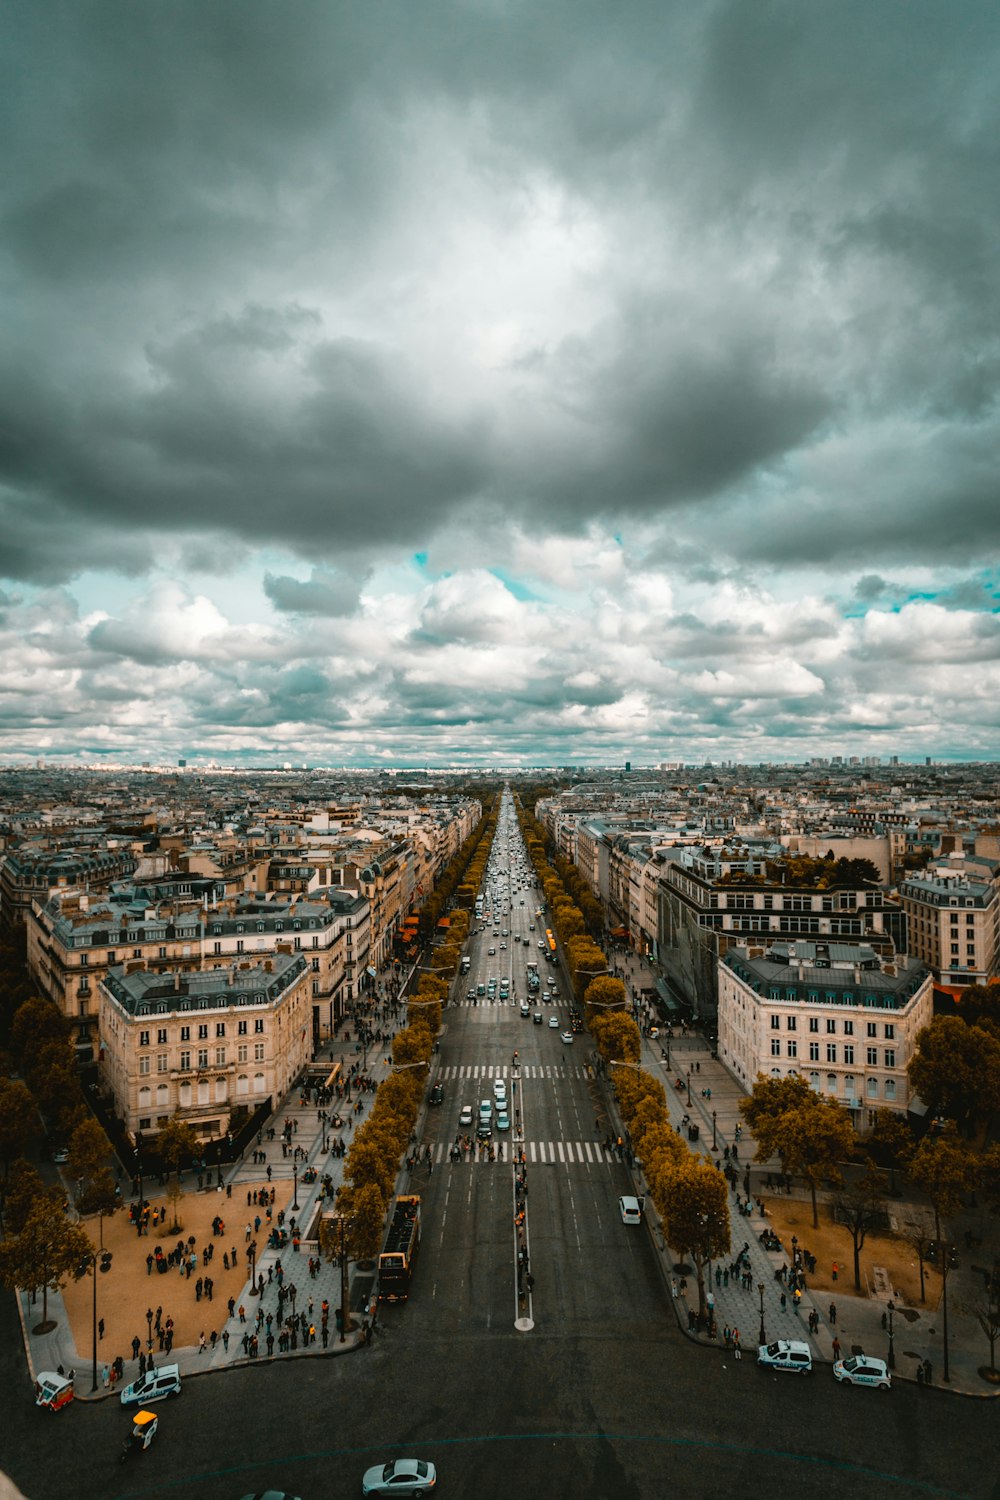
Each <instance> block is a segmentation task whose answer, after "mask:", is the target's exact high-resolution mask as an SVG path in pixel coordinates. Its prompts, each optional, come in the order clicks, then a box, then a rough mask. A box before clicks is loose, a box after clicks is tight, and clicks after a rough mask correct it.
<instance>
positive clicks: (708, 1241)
mask: <svg viewBox="0 0 1000 1500" xmlns="http://www.w3.org/2000/svg"><path fill="white" fill-rule="evenodd" d="M650 1192H651V1194H652V1196H653V1201H654V1203H655V1204H656V1207H657V1210H658V1211H659V1214H660V1217H661V1218H662V1219H663V1223H664V1237H665V1238H666V1241H667V1244H668V1245H669V1246H670V1248H671V1250H673V1251H674V1252H675V1253H676V1254H678V1255H680V1256H682V1257H690V1259H691V1262H692V1264H693V1266H694V1268H695V1276H696V1279H697V1284H698V1315H699V1317H704V1315H705V1268H706V1266H707V1265H708V1264H709V1262H710V1261H712V1260H716V1259H717V1258H718V1257H719V1256H722V1255H728V1254H729V1249H730V1243H729V1242H730V1235H731V1230H730V1226H729V1204H728V1198H727V1187H726V1179H725V1178H724V1177H723V1175H722V1173H721V1172H717V1171H716V1169H715V1168H714V1167H713V1166H710V1165H709V1163H708V1162H706V1161H705V1160H704V1159H703V1158H702V1157H698V1156H691V1155H690V1154H688V1155H687V1156H686V1157H685V1158H684V1159H683V1160H682V1161H680V1162H679V1163H678V1165H677V1167H676V1168H675V1170H674V1171H673V1172H665V1173H663V1174H662V1176H658V1177H657V1178H656V1180H655V1182H651V1183H650Z"/></svg>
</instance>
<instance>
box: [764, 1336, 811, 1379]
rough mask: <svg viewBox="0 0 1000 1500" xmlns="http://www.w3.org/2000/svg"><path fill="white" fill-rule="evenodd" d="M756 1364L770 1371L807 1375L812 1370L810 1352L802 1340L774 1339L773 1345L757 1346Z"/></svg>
mask: <svg viewBox="0 0 1000 1500" xmlns="http://www.w3.org/2000/svg"><path fill="white" fill-rule="evenodd" d="M757 1363H758V1364H759V1365H762V1366H765V1367H766V1368H768V1369H771V1370H790V1371H791V1372H792V1373H793V1374H796V1375H808V1374H809V1372H810V1370H811V1369H812V1352H811V1350H810V1348H809V1345H808V1344H807V1343H805V1342H804V1341H803V1340H802V1339H775V1341H774V1343H773V1344H760V1345H759V1346H758V1348H757Z"/></svg>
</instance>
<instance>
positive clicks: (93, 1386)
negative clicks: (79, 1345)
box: [90, 1250, 97, 1395]
mask: <svg viewBox="0 0 1000 1500" xmlns="http://www.w3.org/2000/svg"><path fill="white" fill-rule="evenodd" d="M90 1274H91V1276H92V1277H93V1278H94V1285H93V1287H92V1288H91V1291H92V1299H91V1316H92V1328H91V1333H92V1335H93V1340H94V1363H93V1368H92V1369H91V1372H90V1377H91V1378H90V1393H91V1395H93V1393H94V1392H95V1391H96V1390H97V1251H96V1250H95V1251H94V1253H93V1254H92V1255H91V1257H90Z"/></svg>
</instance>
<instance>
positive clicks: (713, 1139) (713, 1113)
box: [712, 1109, 718, 1151]
mask: <svg viewBox="0 0 1000 1500" xmlns="http://www.w3.org/2000/svg"><path fill="white" fill-rule="evenodd" d="M717 1149H718V1148H717V1145H716V1139H715V1110H714V1109H713V1110H712V1150H713V1151H715V1150H717Z"/></svg>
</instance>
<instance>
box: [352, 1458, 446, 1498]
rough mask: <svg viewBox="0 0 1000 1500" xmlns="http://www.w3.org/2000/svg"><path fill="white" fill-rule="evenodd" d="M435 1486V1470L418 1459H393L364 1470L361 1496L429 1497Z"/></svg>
mask: <svg viewBox="0 0 1000 1500" xmlns="http://www.w3.org/2000/svg"><path fill="white" fill-rule="evenodd" d="M436 1484H437V1470H436V1469H435V1467H434V1465H433V1464H432V1463H425V1462H424V1461H423V1459H420V1458H394V1459H393V1460H392V1461H391V1462H390V1463H387V1464H376V1466H375V1468H374V1469H366V1470H365V1474H364V1478H363V1479H362V1481H361V1493H362V1495H429V1494H430V1492H431V1490H432V1489H433V1488H434V1486H435V1485H436Z"/></svg>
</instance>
